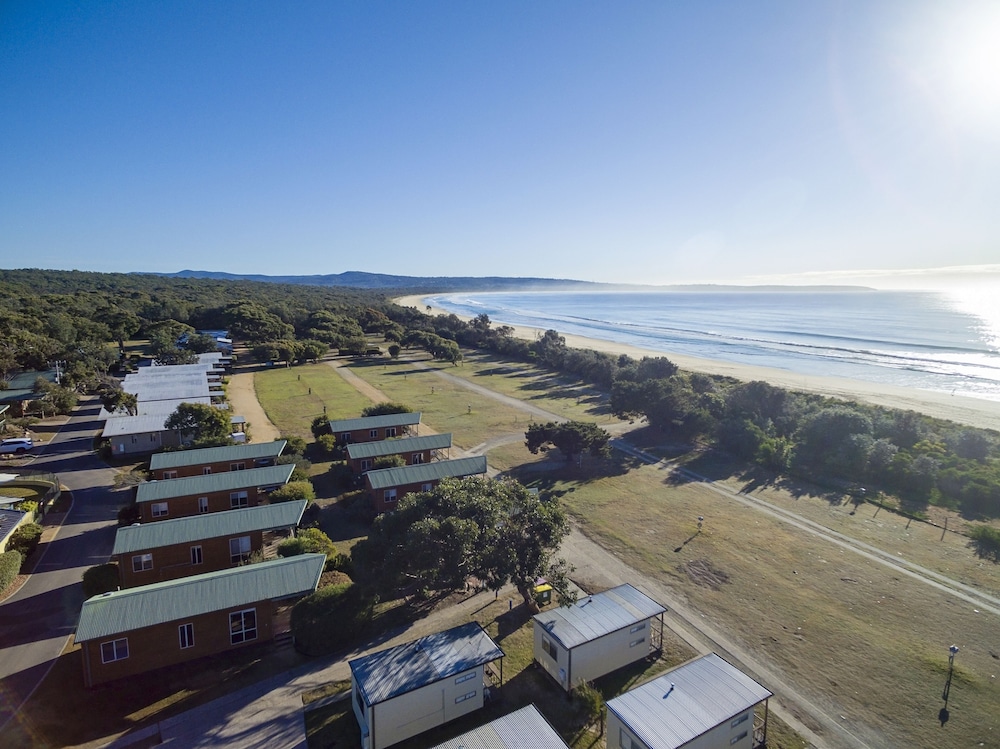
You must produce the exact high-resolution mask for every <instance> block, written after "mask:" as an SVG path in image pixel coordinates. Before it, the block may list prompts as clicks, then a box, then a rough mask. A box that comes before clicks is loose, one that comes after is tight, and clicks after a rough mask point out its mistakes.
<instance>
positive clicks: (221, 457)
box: [149, 440, 288, 481]
mask: <svg viewBox="0 0 1000 749" xmlns="http://www.w3.org/2000/svg"><path fill="white" fill-rule="evenodd" d="M287 444H288V443H287V442H285V440H277V441H275V442H260V443H258V442H254V443H250V444H246V445H228V446H226V447H204V448H200V449H197V450H175V451H173V452H165V453H157V454H156V455H153V456H152V457H150V459H149V470H150V472H151V473H152V474H153V478H154V479H155V480H157V481H162V480H164V479H177V478H188V477H189V476H207V475H208V474H210V473H227V472H229V471H245V470H247V469H250V468H267V467H268V466H273V465H276V464H277V462H278V457H279V456H280V455H281V453H282V451H283V450H284V449H285V446H286V445H287Z"/></svg>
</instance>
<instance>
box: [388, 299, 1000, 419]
mask: <svg viewBox="0 0 1000 749" xmlns="http://www.w3.org/2000/svg"><path fill="white" fill-rule="evenodd" d="M425 299H426V297H424V296H422V295H415V296H406V297H400V298H398V299H395V300H393V301H395V302H396V304H398V305H400V306H403V307H416V308H417V309H419V310H421V311H427V306H428V305H427V302H426V301H425ZM429 312H430V314H435V315H438V314H449V313H448V311H447V310H443V309H440V308H437V307H432V308H431V309H430V310H429ZM459 317H462V318H463V319H466V320H468V319H470V318H468V317H466V316H463V315H459ZM512 327H514V331H515V333H514V334H515V335H516V336H518V337H519V338H524V339H527V340H534V339H535V338H536V337H537V336H538V335H540V334H541V333H543V332H544V331H543V330H541V329H538V328H528V327H521V326H512ZM560 335H562V336H563V337H564V338H565V339H566V345H567V346H569V347H571V348H581V349H593V350H595V351H605V352H607V353H609V354H628V355H629V356H631V357H633V358H636V359H640V358H642V357H643V356H665V357H667V358H668V359H670V361H672V362H674V363H675V364H677V366H679V367H680V368H681V369H684V370H687V371H689V372H703V373H705V374H714V375H725V376H727V377H735V378H736V379H739V380H745V381H751V380H763V381H765V382H769V383H771V384H772V385H775V386H777V387H782V388H786V389H788V390H801V391H804V392H810V393H822V394H823V395H829V396H832V397H836V398H843V399H845V400H856V401H864V402H866V403H874V404H876V405H879V406H886V407H889V408H900V409H904V410H909V411H918V412H919V413H923V414H927V415H928V416H933V417H935V418H939V419H948V420H950V421H955V422H958V423H961V424H969V425H970V426H975V427H981V428H984V429H998V430H1000V401H991V400H984V399H980V398H968V397H963V396H955V395H949V394H948V393H938V392H934V391H930V390H917V389H915V388H904V387H897V386H894V385H883V384H880V383H874V382H864V381H861V380H849V379H846V378H842V377H816V376H810V375H801V374H796V373H795V372H788V371H786V370H783V369H775V368H771V367H755V366H753V365H751V364H734V363H731V362H725V361H718V360H714V359H701V358H699V357H694V356H685V355H684V354H673V353H670V352H664V351H652V350H648V349H642V348H638V347H636V346H629V345H628V344H624V343H615V342H614V341H604V340H600V339H597V338H585V337H584V336H576V335H567V334H565V333H562V332H561V331H560Z"/></svg>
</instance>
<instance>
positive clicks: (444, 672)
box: [349, 622, 504, 749]
mask: <svg viewBox="0 0 1000 749" xmlns="http://www.w3.org/2000/svg"><path fill="white" fill-rule="evenodd" d="M503 657H504V652H503V651H502V650H501V649H500V648H499V647H497V644H496V643H495V642H493V640H491V639H490V637H489V635H487V634H486V632H485V631H484V630H483V628H482V627H481V626H479V624H478V623H476V622H470V623H468V624H463V625H460V626H458V627H453V628H452V629H448V630H445V631H444V632H437V633H435V634H432V635H427V636H426V637H421V638H420V639H419V640H414V641H413V642H409V643H406V644H405V645H399V646H397V647H394V648H388V649H386V650H380V651H379V652H377V653H371V654H370V655H366V656H363V657H361V658H356V659H354V660H352V661H350V663H349V665H350V667H351V703H352V705H353V708H354V715H355V717H356V718H357V720H358V725H359V726H360V727H361V746H362V749H383V747H387V746H391V745H392V744H395V743H397V742H400V741H402V740H404V739H408V738H410V737H411V736H416V735H417V734H419V733H423V732H424V731H427V730H428V729H431V728H434V727H435V726H440V725H443V724H445V723H447V722H449V721H451V720H454V719H455V718H459V717H461V716H463V715H468V714H469V713H471V712H474V711H475V710H478V709H479V708H481V707H482V706H483V704H484V703H485V692H486V691H487V690H488V689H490V688H491V686H493V685H494V684H495V685H497V686H499V684H500V683H501V682H502V681H503V671H502V663H503V661H502V660H501V659H502V658H503ZM498 660H499V661H500V663H501V669H500V671H499V673H497V672H496V671H494V669H493V668H492V667H491V666H490V664H492V663H493V662H494V661H498ZM494 679H495V681H494Z"/></svg>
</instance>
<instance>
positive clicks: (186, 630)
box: [177, 622, 194, 650]
mask: <svg viewBox="0 0 1000 749" xmlns="http://www.w3.org/2000/svg"><path fill="white" fill-rule="evenodd" d="M177 641H178V643H179V644H180V646H181V650H187V649H188V648H193V647H194V623H192V622H188V623H187V624H182V625H181V626H179V627H178V628H177Z"/></svg>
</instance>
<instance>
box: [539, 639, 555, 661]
mask: <svg viewBox="0 0 1000 749" xmlns="http://www.w3.org/2000/svg"><path fill="white" fill-rule="evenodd" d="M542 650H543V651H545V653H546V654H547V655H548V656H549V658H551V659H552V660H554V661H555V662H556V663H558V662H559V651H558V650H557V649H556V646H555V643H553V642H552V641H551V640H549V639H547V638H545V637H543V638H542Z"/></svg>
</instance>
